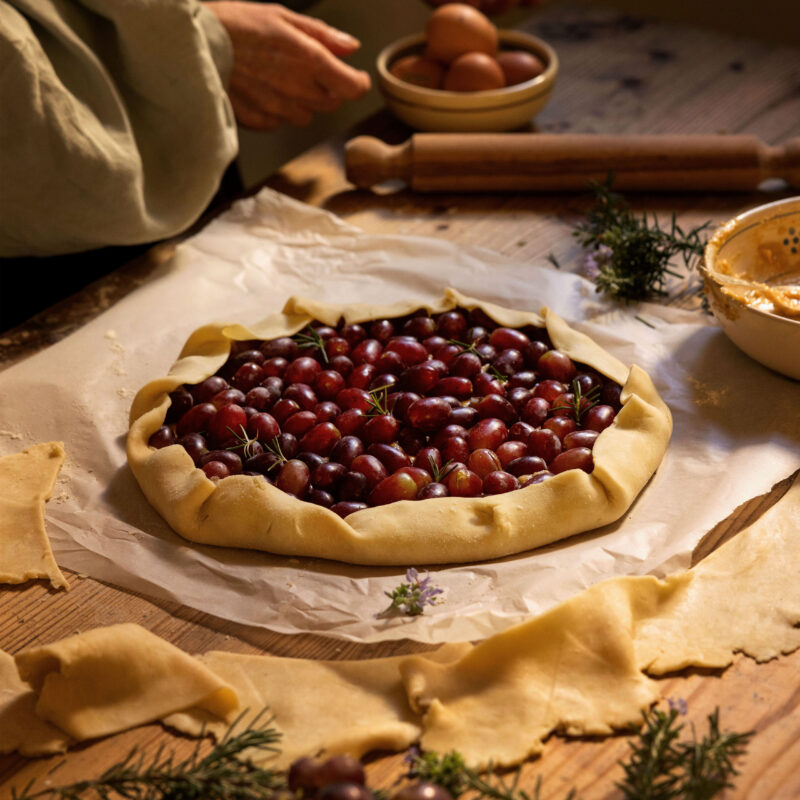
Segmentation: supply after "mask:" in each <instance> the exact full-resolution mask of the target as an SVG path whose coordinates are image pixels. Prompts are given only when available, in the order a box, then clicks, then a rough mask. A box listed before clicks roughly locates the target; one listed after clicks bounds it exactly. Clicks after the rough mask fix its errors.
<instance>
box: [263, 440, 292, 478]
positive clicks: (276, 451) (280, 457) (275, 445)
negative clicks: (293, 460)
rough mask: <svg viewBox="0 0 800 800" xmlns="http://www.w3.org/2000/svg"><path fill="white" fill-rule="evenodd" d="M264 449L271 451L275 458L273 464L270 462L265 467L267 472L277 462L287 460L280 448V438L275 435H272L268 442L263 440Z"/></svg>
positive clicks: (273, 467) (275, 465) (281, 462)
mask: <svg viewBox="0 0 800 800" xmlns="http://www.w3.org/2000/svg"><path fill="white" fill-rule="evenodd" d="M264 449H265V450H267V451H268V452H270V453H272V455H274V456H275V458H276V459H277V461H275V463H274V464H270V465H269V466H268V467H267V472H271V471H272V470H273V469H275V467H277V466H278V465H279V464H285V463H286V462H287V461H288V460H289V459H287V458H286V455H285V454H284V452H283V450H282V449H281V443H280V439H278V437H277V436H273V437H272V438H271V439H270V440H269V441H268V442H264Z"/></svg>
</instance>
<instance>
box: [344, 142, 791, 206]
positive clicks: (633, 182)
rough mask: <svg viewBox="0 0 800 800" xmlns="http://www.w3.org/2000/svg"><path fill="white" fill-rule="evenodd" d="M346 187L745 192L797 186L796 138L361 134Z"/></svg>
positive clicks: (348, 156) (349, 153)
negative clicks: (397, 137) (400, 137)
mask: <svg viewBox="0 0 800 800" xmlns="http://www.w3.org/2000/svg"><path fill="white" fill-rule="evenodd" d="M345 165H346V172H347V177H348V179H349V180H350V181H351V182H352V183H354V184H355V185H356V186H358V187H360V188H369V187H370V186H374V185H375V184H377V183H380V182H381V181H384V180H387V179H393V178H394V179H398V178H399V179H401V180H403V181H405V182H406V183H407V184H409V185H410V186H411V188H412V189H414V190H416V191H421V192H437V191H487V192H491V191H585V190H586V188H587V186H588V185H589V183H590V182H592V181H602V180H604V179H605V177H606V175H607V174H608V173H609V172H612V171H613V172H614V176H615V178H614V187H615V188H617V189H621V190H633V191H715V190H716V191H751V190H754V189H756V188H757V187H758V185H759V184H760V183H761V182H762V181H763V180H765V179H767V178H782V179H784V180H786V181H787V182H788V183H789V184H791V185H792V186H793V187H795V188H798V187H800V139H794V140H792V141H790V142H787V143H786V144H785V145H784V146H782V147H770V146H768V145H765V144H764V143H763V142H761V141H760V140H759V139H758V138H757V137H755V136H748V135H725V134H720V135H714V134H708V135H705V134H698V135H689V136H672V135H628V136H626V135H622V136H613V135H601V134H543V133H520V134H514V133H510V134H509V133H506V134H502V133H500V134H452V133H451V134H447V133H418V134H414V135H413V136H412V137H411V138H410V139H409V140H408V141H406V142H405V143H404V144H401V145H395V146H391V145H387V144H385V143H384V142H381V141H380V140H378V139H374V138H372V137H368V136H359V137H357V138H355V139H353V140H351V141H350V142H348V144H347V146H346V150H345Z"/></svg>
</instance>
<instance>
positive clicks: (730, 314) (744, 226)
mask: <svg viewBox="0 0 800 800" xmlns="http://www.w3.org/2000/svg"><path fill="white" fill-rule="evenodd" d="M701 274H702V276H703V281H704V288H705V292H706V296H707V298H708V301H709V304H710V306H711V310H712V312H713V313H714V316H715V317H716V318H717V320H718V322H719V324H720V326H721V327H722V329H723V331H724V332H725V334H726V335H727V336H728V338H730V339H731V341H732V342H733V343H734V344H735V345H737V347H739V348H740V349H741V350H742V351H743V352H745V353H746V354H747V355H749V356H750V357H751V358H754V359H755V360H756V361H759V362H760V363H761V364H764V366H767V367H769V368H770V369H773V370H775V371H776V372H780V373H781V374H783V375H786V376H787V377H790V378H794V379H795V380H800V197H792V198H788V199H786V200H778V201H776V202H774V203H768V204H766V205H763V206H758V207H757V208H754V209H751V210H750V211H747V212H745V213H743V214H740V215H739V216H737V217H734V218H733V219H732V220H730V221H729V222H726V223H725V224H724V225H722V226H720V227H719V228H718V229H717V230H716V231H715V233H714V235H713V236H712V237H711V239H710V240H709V242H708V244H707V245H706V249H705V253H704V257H703V264H702V266H701Z"/></svg>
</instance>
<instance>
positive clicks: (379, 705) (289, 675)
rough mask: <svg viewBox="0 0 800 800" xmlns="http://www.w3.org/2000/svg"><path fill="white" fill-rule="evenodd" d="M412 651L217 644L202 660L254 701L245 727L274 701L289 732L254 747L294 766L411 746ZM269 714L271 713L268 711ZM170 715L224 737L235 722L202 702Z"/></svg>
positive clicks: (193, 730) (459, 649) (451, 651)
mask: <svg viewBox="0 0 800 800" xmlns="http://www.w3.org/2000/svg"><path fill="white" fill-rule="evenodd" d="M471 648H472V646H471V645H470V644H467V643H462V644H449V645H444V646H442V647H440V648H438V649H437V650H435V651H433V652H432V653H431V654H430V655H429V656H427V657H429V658H432V659H434V660H435V661H441V662H444V661H455V660H457V659H458V658H460V657H461V656H462V655H464V653H466V652H468V651H469V650H470V649H471ZM405 658H406V657H405V656H393V657H391V658H371V659H365V660H363V661H309V660H307V659H299V658H278V657H275V656H257V655H239V654H236V653H224V652H217V651H212V652H209V653H206V654H205V655H202V656H198V660H199V661H200V662H201V663H202V664H205V665H206V666H207V667H208V668H209V669H210V670H212V671H213V672H214V673H215V674H216V675H218V676H219V678H220V679H221V680H223V681H225V682H226V683H228V684H230V685H231V686H232V687H234V689H235V690H236V693H237V694H238V696H239V703H240V708H243V709H248V711H247V713H246V714H245V715H244V716H243V717H242V718H241V719H240V720H239V721H238V723H237V728H238V729H243V728H244V727H246V726H247V725H248V724H249V723H250V721H251V720H253V718H254V717H255V716H257V715H258V714H259V713H260V712H262V711H263V710H265V709H267V710H268V713H269V715H270V716H271V717H274V724H275V726H276V728H277V729H278V730H279V731H280V732H281V734H282V739H281V742H280V753H278V754H270V753H267V752H265V751H263V750H261V751H256V752H253V753H249V754H248V757H250V758H251V759H252V760H254V761H255V762H256V763H258V764H259V765H262V766H263V765H267V764H268V765H269V766H272V767H275V768H277V769H286V768H288V767H289V766H290V765H291V763H292V762H293V761H294V760H295V759H297V758H300V757H301V756H306V755H309V754H317V753H322V752H324V753H325V754H327V755H334V754H336V753H348V754H350V755H353V756H356V757H360V756H362V755H364V754H365V753H368V752H370V751H372V750H392V751H397V750H405V749H406V748H407V747H409V746H410V745H411V744H413V743H414V742H415V741H417V740H418V739H419V736H420V734H421V732H422V729H421V727H420V717H419V715H418V714H416V713H415V712H414V711H412V709H411V707H410V706H409V704H408V698H407V696H406V693H405V690H404V689H403V684H402V681H401V680H400V670H399V665H400V663H401V662H402V661H404V660H405ZM262 719H263V717H262ZM162 722H163V723H164V724H165V725H167V726H169V727H172V728H176V729H177V730H179V731H181V732H183V733H186V734H189V735H191V736H200V735H202V734H203V732H204V731H205V732H208V733H211V734H213V735H214V736H215V738H216V739H217V740H220V739H222V737H223V736H224V735H225V733H226V731H227V729H228V725H227V722H224V721H222V720H220V719H218V718H215V717H213V716H210V715H208V714H205V713H203V712H202V711H199V710H197V709H192V710H191V711H188V712H183V713H180V714H173V715H171V716H169V717H167V718H165V719H164V720H162Z"/></svg>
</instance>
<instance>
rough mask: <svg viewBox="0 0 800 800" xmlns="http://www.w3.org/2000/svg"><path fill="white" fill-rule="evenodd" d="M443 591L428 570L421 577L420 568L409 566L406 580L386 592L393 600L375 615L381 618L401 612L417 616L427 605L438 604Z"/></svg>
mask: <svg viewBox="0 0 800 800" xmlns="http://www.w3.org/2000/svg"><path fill="white" fill-rule="evenodd" d="M442 591H443V590H442V589H439V588H438V587H437V586H433V585H432V584H431V576H430V575H428V573H427V572H426V573H425V577H424V578H421V577H420V574H419V572H418V570H416V569H415V568H414V567H409V568H408V569H407V570H406V582H405V583H401V584H400V585H399V586H397V587H396V588H395V589H392V591H391V592H384V594H385V595H386V596H387V597H388V598H389V599H390V600H391V601H392V602H391V603H390V604H389V606H388V607H387V608H385V609H384V610H383V611H382V612H381V613H380V614H376V615H375V616H376V617H378V618H380V617H386V616H392V615H394V614H397V613H400V614H406V615H407V616H409V617H416V616H418V615H420V614H422V613H423V612H424V611H425V606H433V605H436V603H437V602H438V601H437V599H436V598H437V596H438V595H440V594H442Z"/></svg>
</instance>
